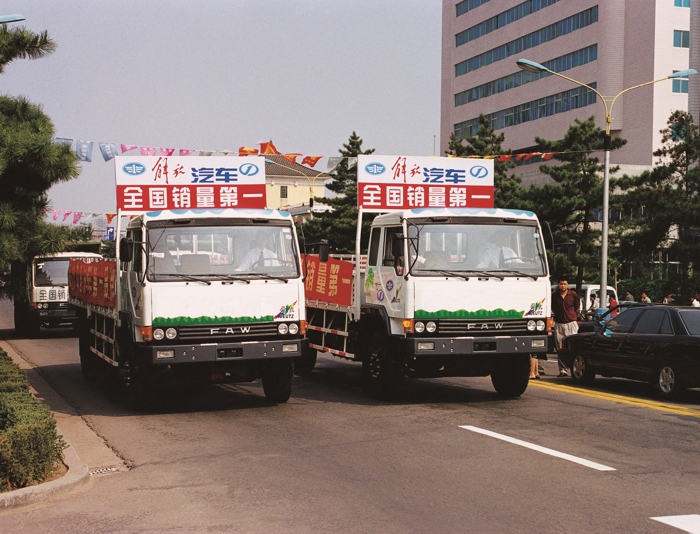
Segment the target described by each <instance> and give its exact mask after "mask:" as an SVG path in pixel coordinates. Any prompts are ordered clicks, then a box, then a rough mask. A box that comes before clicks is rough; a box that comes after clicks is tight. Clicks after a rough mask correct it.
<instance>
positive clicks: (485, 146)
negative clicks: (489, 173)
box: [445, 113, 522, 208]
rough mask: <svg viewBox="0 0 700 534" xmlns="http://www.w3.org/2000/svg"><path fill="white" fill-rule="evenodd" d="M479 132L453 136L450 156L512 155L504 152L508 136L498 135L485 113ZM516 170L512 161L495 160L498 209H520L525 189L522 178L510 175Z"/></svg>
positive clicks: (448, 151)
mask: <svg viewBox="0 0 700 534" xmlns="http://www.w3.org/2000/svg"><path fill="white" fill-rule="evenodd" d="M478 121H479V128H478V129H477V131H476V135H475V136H473V137H464V138H459V139H458V138H456V137H455V135H454V134H452V135H451V136H450V142H449V144H448V149H447V151H446V152H445V153H446V154H448V155H452V156H458V157H467V156H479V157H482V158H483V157H485V156H494V155H503V154H510V153H511V152H510V150H504V149H503V142H504V141H505V138H506V136H505V134H504V133H501V134H499V135H497V134H496V131H495V130H494V129H493V127H492V126H491V123H490V122H489V120H488V119H487V118H486V116H485V115H484V114H483V113H482V114H481V115H479V119H478ZM513 168H515V163H514V162H512V161H510V160H509V161H498V160H497V159H494V205H495V207H497V208H521V207H522V198H521V197H522V195H521V192H522V188H521V187H520V177H519V176H517V175H515V174H512V173H509V172H508V171H509V170H510V169H513Z"/></svg>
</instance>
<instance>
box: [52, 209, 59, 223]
mask: <svg viewBox="0 0 700 534" xmlns="http://www.w3.org/2000/svg"><path fill="white" fill-rule="evenodd" d="M59 213H60V211H59V210H53V220H54V221H56V220H58V214H59Z"/></svg>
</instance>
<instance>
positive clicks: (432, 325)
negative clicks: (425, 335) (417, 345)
mask: <svg viewBox="0 0 700 534" xmlns="http://www.w3.org/2000/svg"><path fill="white" fill-rule="evenodd" d="M425 329H426V330H427V331H428V332H430V333H431V334H432V333H433V332H435V330H437V325H436V324H435V323H434V322H433V321H428V324H426V325H425Z"/></svg>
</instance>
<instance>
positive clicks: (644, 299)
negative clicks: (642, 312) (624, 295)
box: [640, 291, 651, 304]
mask: <svg viewBox="0 0 700 534" xmlns="http://www.w3.org/2000/svg"><path fill="white" fill-rule="evenodd" d="M640 302H645V303H647V304H651V299H650V298H649V297H648V296H647V293H646V291H642V300H641V301H640Z"/></svg>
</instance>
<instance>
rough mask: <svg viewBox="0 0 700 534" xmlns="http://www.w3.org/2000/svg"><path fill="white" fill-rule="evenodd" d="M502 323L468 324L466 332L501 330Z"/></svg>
mask: <svg viewBox="0 0 700 534" xmlns="http://www.w3.org/2000/svg"><path fill="white" fill-rule="evenodd" d="M502 328H503V323H469V324H468V325H467V330H501V329H502Z"/></svg>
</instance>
